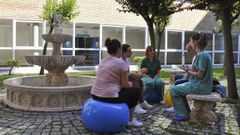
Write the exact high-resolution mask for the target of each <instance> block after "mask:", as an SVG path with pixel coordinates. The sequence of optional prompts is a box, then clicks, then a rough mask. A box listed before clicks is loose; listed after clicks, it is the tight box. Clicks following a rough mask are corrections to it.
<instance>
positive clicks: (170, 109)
mask: <svg viewBox="0 0 240 135" xmlns="http://www.w3.org/2000/svg"><path fill="white" fill-rule="evenodd" d="M166 111H167V112H171V113H173V112H174V108H173V107H170V108H168V109H166Z"/></svg>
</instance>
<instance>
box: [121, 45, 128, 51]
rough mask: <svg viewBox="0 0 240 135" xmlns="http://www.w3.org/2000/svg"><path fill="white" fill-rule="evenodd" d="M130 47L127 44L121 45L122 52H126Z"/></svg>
mask: <svg viewBox="0 0 240 135" xmlns="http://www.w3.org/2000/svg"><path fill="white" fill-rule="evenodd" d="M129 47H130V45H128V44H122V52H127V49H128V48H129Z"/></svg>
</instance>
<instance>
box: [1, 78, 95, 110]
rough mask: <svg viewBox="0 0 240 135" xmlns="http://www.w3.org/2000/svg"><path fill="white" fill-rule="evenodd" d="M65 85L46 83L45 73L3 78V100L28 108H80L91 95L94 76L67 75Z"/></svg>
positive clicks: (7, 103) (12, 105)
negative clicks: (42, 74) (4, 90)
mask: <svg viewBox="0 0 240 135" xmlns="http://www.w3.org/2000/svg"><path fill="white" fill-rule="evenodd" d="M68 79H69V82H68V84H67V85H66V86H60V87H47V86H46V84H45V81H44V76H27V77H18V78H11V79H7V80H5V81H4V82H3V84H4V87H5V89H6V91H7V97H6V99H5V100H4V104H6V105H8V106H9V107H12V108H16V109H21V110H27V111H47V112H48V111H67V110H78V109H81V108H82V106H83V104H84V102H85V101H86V100H87V99H88V98H89V97H90V91H91V87H92V84H93V82H94V80H95V77H89V76H68Z"/></svg>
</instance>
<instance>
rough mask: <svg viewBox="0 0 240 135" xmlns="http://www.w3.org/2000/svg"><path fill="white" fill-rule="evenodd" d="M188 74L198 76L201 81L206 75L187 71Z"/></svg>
mask: <svg viewBox="0 0 240 135" xmlns="http://www.w3.org/2000/svg"><path fill="white" fill-rule="evenodd" d="M187 73H188V74H190V75H193V76H196V77H197V78H199V79H202V78H203V77H204V75H205V72H204V71H197V72H193V71H187Z"/></svg>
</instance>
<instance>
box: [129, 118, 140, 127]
mask: <svg viewBox="0 0 240 135" xmlns="http://www.w3.org/2000/svg"><path fill="white" fill-rule="evenodd" d="M127 125H128V126H131V127H141V126H142V125H143V123H142V122H140V121H138V120H137V119H136V118H133V120H132V121H129V122H128V124H127Z"/></svg>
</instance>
